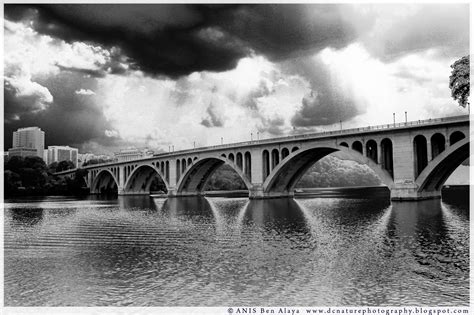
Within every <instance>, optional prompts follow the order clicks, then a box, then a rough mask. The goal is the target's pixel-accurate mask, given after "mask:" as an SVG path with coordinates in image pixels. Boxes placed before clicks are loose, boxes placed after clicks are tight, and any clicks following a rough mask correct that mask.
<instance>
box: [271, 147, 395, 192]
mask: <svg viewBox="0 0 474 315" xmlns="http://www.w3.org/2000/svg"><path fill="white" fill-rule="evenodd" d="M336 151H341V152H344V153H345V155H346V156H348V157H350V159H352V160H354V161H357V162H359V163H362V164H365V165H367V166H369V167H370V168H371V169H372V170H374V172H375V173H376V174H377V175H378V176H379V178H380V180H381V181H382V183H383V184H385V185H386V186H387V187H388V188H389V189H391V188H392V187H393V185H394V182H393V179H392V176H391V174H390V173H389V172H388V171H387V170H384V169H382V168H381V167H380V165H378V164H377V163H376V162H375V161H373V160H372V159H370V158H369V157H365V156H363V155H362V154H361V153H360V152H358V151H357V150H353V149H349V148H346V147H344V146H313V147H309V148H305V149H300V150H298V151H296V152H293V153H292V154H291V155H289V156H288V157H287V159H286V160H284V161H282V163H280V164H279V165H278V166H277V167H276V168H275V169H274V170H273V171H272V172H271V173H270V174H269V176H268V177H267V178H266V179H265V180H264V183H263V191H264V193H266V194H270V195H271V193H278V194H281V193H289V194H291V193H292V192H293V190H294V188H295V185H296V183H297V182H298V181H299V180H300V178H301V177H302V176H303V175H304V174H305V173H306V172H307V170H308V169H309V168H310V167H311V166H312V165H313V164H314V163H316V162H317V161H319V160H320V159H322V158H323V157H325V156H326V155H328V154H331V153H334V152H336Z"/></svg>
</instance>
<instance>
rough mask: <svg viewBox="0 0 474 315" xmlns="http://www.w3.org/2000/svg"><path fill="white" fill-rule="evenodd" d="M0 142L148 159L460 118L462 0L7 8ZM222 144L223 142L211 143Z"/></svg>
mask: <svg viewBox="0 0 474 315" xmlns="http://www.w3.org/2000/svg"><path fill="white" fill-rule="evenodd" d="M4 14H5V16H4V17H5V21H4V131H5V132H4V147H5V149H7V148H9V147H11V143H12V132H13V131H14V130H16V129H17V128H21V127H28V126H38V127H40V128H41V129H42V130H44V131H45V134H46V136H45V138H46V145H70V146H73V147H78V148H79V151H80V152H81V153H84V152H93V153H96V154H100V153H105V154H112V153H113V152H116V151H118V150H119V149H121V148H128V147H138V148H143V147H148V148H150V149H153V150H155V152H161V151H168V150H169V147H170V146H174V149H175V150H180V149H188V148H192V147H193V146H194V145H196V146H197V147H198V146H207V145H216V144H220V143H221V141H223V142H224V143H232V142H238V141H247V140H250V139H251V137H253V139H256V138H257V134H258V137H259V138H260V139H263V138H270V137H278V136H286V135H292V134H299V133H305V132H315V131H321V130H334V129H339V128H340V124H341V123H342V126H343V128H351V127H357V126H368V125H376V124H386V123H391V122H393V113H395V115H396V116H395V117H396V120H397V121H400V122H401V121H404V119H405V111H406V112H407V116H408V120H419V119H428V118H436V117H443V116H453V115H462V114H467V109H464V108H462V107H460V106H458V104H457V103H456V101H454V100H453V99H452V98H451V92H450V90H449V86H448V84H449V75H450V73H451V68H450V65H451V64H452V63H453V62H454V61H456V60H457V59H459V58H461V57H462V56H465V55H468V54H469V6H468V4H448V3H438V4H409V3H405V4H397V5H389V4H378V5H371V4H286V5H283V4H278V5H277V4H241V5H230V4H227V5H219V4H194V5H191V4H180V5H178V4H145V5H135V4H128V5H127V4H122V5H118V4H88V5H78V4H53V5H50V4H49V5H48V4H42V5H33V4H23V5H12V4H7V5H5V10H4ZM221 138H222V140H221Z"/></svg>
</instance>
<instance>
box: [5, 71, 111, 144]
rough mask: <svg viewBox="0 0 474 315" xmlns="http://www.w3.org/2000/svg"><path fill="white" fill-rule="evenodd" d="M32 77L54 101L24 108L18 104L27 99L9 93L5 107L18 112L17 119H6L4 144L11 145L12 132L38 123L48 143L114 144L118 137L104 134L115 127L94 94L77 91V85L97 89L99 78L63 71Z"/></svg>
mask: <svg viewBox="0 0 474 315" xmlns="http://www.w3.org/2000/svg"><path fill="white" fill-rule="evenodd" d="M32 80H34V81H35V82H38V84H39V85H41V86H43V87H45V89H47V90H48V91H49V93H50V95H51V99H50V100H51V103H50V104H49V105H48V106H47V107H45V108H43V109H42V110H40V111H31V110H29V111H24V110H23V109H22V108H18V107H15V105H16V104H18V103H19V102H22V103H23V101H24V100H23V99H22V98H21V97H19V96H18V95H17V94H8V95H7V96H8V97H6V98H5V108H9V109H10V110H9V115H10V116H14V115H16V116H17V117H18V119H16V120H11V121H5V123H4V129H5V135H4V144H5V147H7V148H8V147H11V134H12V132H13V131H15V130H16V129H17V128H21V127H25V126H38V127H40V128H41V129H42V130H44V131H45V142H46V145H73V146H78V147H79V148H81V145H82V144H83V143H86V142H88V141H95V142H97V143H100V144H102V145H108V146H112V145H114V144H115V142H116V141H117V139H116V138H111V137H107V136H106V134H105V130H112V128H111V126H110V123H109V122H108V121H107V119H106V118H105V116H104V113H103V109H102V107H101V106H100V104H99V103H98V102H97V100H96V99H95V96H94V95H90V96H89V97H87V98H85V97H83V96H82V95H78V94H76V93H75V91H76V88H77V86H78V85H81V86H83V88H84V90H95V89H96V88H97V79H96V78H91V77H89V78H87V77H84V75H83V74H79V73H70V72H60V73H58V74H57V75H55V76H35V77H33V78H32ZM6 91H9V90H8V89H6Z"/></svg>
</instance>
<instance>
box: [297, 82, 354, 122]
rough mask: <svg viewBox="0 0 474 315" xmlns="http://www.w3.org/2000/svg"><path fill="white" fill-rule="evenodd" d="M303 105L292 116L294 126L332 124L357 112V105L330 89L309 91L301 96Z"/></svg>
mask: <svg viewBox="0 0 474 315" xmlns="http://www.w3.org/2000/svg"><path fill="white" fill-rule="evenodd" d="M302 102H303V106H302V107H301V109H300V110H299V111H298V112H297V113H296V114H295V116H293V118H292V119H291V123H292V124H293V126H296V127H309V126H320V125H332V124H334V123H337V122H339V121H345V120H348V119H350V118H352V117H354V116H356V115H357V114H358V110H357V107H356V106H354V104H353V103H352V101H350V100H349V99H348V98H347V97H344V95H342V94H338V93H333V92H332V91H328V90H326V91H322V92H319V93H316V92H311V93H310V94H309V95H306V96H305V97H304V98H303V101H302Z"/></svg>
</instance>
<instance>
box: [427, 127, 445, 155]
mask: <svg viewBox="0 0 474 315" xmlns="http://www.w3.org/2000/svg"><path fill="white" fill-rule="evenodd" d="M430 142H431V156H432V158H433V159H434V158H435V157H437V156H438V155H439V154H440V153H441V152H443V151H444V149H445V146H446V139H445V137H444V136H443V135H442V134H440V133H439V132H437V133H435V134H434V135H432V136H431V141H430Z"/></svg>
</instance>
